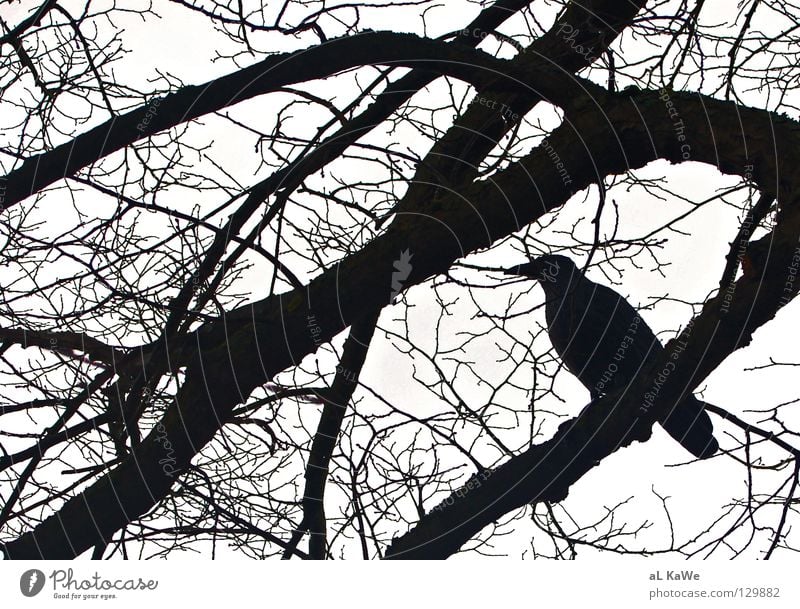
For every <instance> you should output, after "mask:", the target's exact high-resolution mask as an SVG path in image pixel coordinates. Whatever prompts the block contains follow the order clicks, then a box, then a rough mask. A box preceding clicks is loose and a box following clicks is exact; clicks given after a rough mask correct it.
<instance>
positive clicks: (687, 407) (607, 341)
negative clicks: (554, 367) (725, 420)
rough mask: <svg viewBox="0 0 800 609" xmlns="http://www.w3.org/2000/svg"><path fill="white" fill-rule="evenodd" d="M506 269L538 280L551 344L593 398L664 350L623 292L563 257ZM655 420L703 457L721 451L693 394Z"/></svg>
mask: <svg viewBox="0 0 800 609" xmlns="http://www.w3.org/2000/svg"><path fill="white" fill-rule="evenodd" d="M506 273H507V274H509V275H522V276H525V277H528V278H530V279H534V280H536V281H539V283H540V284H541V286H542V288H543V289H544V294H545V299H546V300H545V317H546V319H547V331H548V334H549V335H550V342H551V343H552V344H553V347H555V350H556V352H557V353H558V355H559V357H560V358H561V361H562V362H563V363H564V365H565V366H566V367H567V369H568V370H569V371H570V372H571V373H572V374H574V375H575V376H576V377H578V379H579V380H580V381H581V383H583V385H584V386H585V387H586V388H587V389H588V390H589V392H590V394H591V397H592V399H595V398H598V397H600V396H602V395H604V394H608V393H612V392H614V391H615V390H618V389H623V388H624V387H625V386H627V384H628V382H629V381H631V380H632V379H633V378H634V377H635V376H636V374H637V373H638V372H639V370H640V369H641V368H642V367H643V365H646V364H647V363H648V361H650V360H652V359H653V358H656V357H658V356H659V355H661V353H662V352H663V350H664V348H663V347H662V345H661V343H660V342H659V340H658V339H657V338H656V336H655V334H653V331H652V330H651V329H650V328H649V327H648V325H647V324H646V323H645V321H644V320H643V319H642V318H641V317H639V314H638V313H637V312H636V310H635V309H634V308H633V307H632V306H631V305H630V304H629V303H628V302H627V301H626V300H625V299H624V298H623V297H622V296H620V295H619V294H617V293H616V292H615V291H614V290H612V289H610V288H608V287H606V286H604V285H600V284H597V283H594V282H593V281H591V280H590V279H588V278H586V276H585V275H583V273H581V271H580V269H578V267H577V266H575V263H574V262H572V260H570V259H569V258H567V257H566V256H557V255H547V256H541V257H539V258H536V259H535V260H533V261H531V262H529V263H527V264H523V265H520V266H518V267H516V268H514V269H509V270H507V271H506ZM659 422H660V423H661V425H662V426H663V427H664V429H665V430H666V431H667V433H669V435H671V436H672V437H673V438H675V440H677V441H678V442H679V443H680V444H681V446H683V447H684V448H685V449H686V450H688V451H689V452H690V453H692V454H693V455H694V456H695V457H698V458H700V459H705V458H708V457H710V456H712V455H713V454H714V453H716V452H717V450H718V449H719V444H717V440H716V439H715V438H714V433H713V432H714V428H713V425H712V424H711V419H710V418H709V417H708V414H706V412H705V410H704V403H703V402H702V401H700V400H698V399H697V398H696V397H694V396H693V395H689V396H688V397H686V398H685V399H684V400H683V401H682V402H680V403H679V404H677V405H675V407H674V408H672V410H671V411H670V413H669V414H668V415H667V416H666V418H664V419H663V420H661V421H659Z"/></svg>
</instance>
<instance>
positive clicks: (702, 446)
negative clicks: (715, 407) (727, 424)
mask: <svg viewBox="0 0 800 609" xmlns="http://www.w3.org/2000/svg"><path fill="white" fill-rule="evenodd" d="M704 406H705V402H702V401H700V400H698V399H697V398H696V397H694V396H689V397H688V398H686V399H685V400H684V401H683V402H681V403H680V404H678V405H677V406H676V407H675V408H673V409H672V411H671V412H670V413H669V414H668V415H667V417H666V418H665V419H663V420H662V421H661V426H662V427H663V428H664V429H665V430H666V431H667V433H668V434H669V435H671V436H672V437H673V438H675V440H677V441H678V443H679V444H680V445H681V446H683V447H684V448H685V449H686V450H688V451H689V452H690V453H692V454H693V455H694V456H695V457H697V458H698V459H707V458H708V457H711V456H713V455H714V454H715V453H716V452H717V451H718V450H719V444H718V443H717V440H716V438H714V426H713V425H712V423H711V419H710V418H709V416H708V414H707V413H706V411H705V410H704Z"/></svg>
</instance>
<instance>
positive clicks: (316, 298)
mask: <svg viewBox="0 0 800 609" xmlns="http://www.w3.org/2000/svg"><path fill="white" fill-rule="evenodd" d="M797 14H800V13H798V10H797V7H796V6H794V5H792V4H791V3H787V2H769V3H764V2H760V1H759V0H744V1H743V2H740V3H739V4H738V6H737V8H736V9H735V10H734V9H731V11H730V14H727V15H722V16H720V15H717V14H715V13H714V12H713V11H712V10H711V9H710V8H708V7H706V6H705V3H704V2H703V0H670V1H666V0H659V1H652V2H644V1H634V0H625V1H611V0H585V1H584V2H557V1H552V0H536V1H533V2H524V1H519V0H496V1H495V2H493V3H490V2H486V1H483V2H472V1H470V2H464V1H463V0H462V1H460V2H459V1H455V0H453V1H447V2H444V3H440V2H434V1H432V0H407V1H397V2H391V1H383V0H376V1H374V2H371V1H370V2H357V3H352V2H342V3H331V2H321V1H320V2H297V1H286V2H274V3H273V2H263V1H249V0H237V1H236V2H226V1H223V0H172V1H171V2H164V3H161V4H156V3H153V4H152V5H150V6H149V7H141V6H139V7H137V8H136V9H132V8H130V7H129V5H128V4H127V3H123V2H117V1H116V0H84V1H83V2H79V1H76V2H68V1H66V0H61V1H53V0H45V1H43V0H38V2H29V1H24V2H4V3H3V5H2V8H0V15H1V17H2V18H0V28H2V31H1V33H2V35H1V36H0V43H1V44H2V46H1V47H0V49H1V52H0V62H2V63H1V64H0V87H1V89H0V90H2V100H1V101H0V104H2V113H0V116H1V117H2V119H0V120H2V121H3V124H2V128H3V131H2V134H3V135H2V144H0V153H2V154H0V159H1V160H2V163H3V171H2V173H3V174H4V176H5V177H4V178H0V204H1V205H2V208H1V209H0V221H1V222H2V238H3V248H2V254H1V255H2V269H3V270H2V275H1V276H2V282H0V285H2V301H0V302H1V304H0V307H2V308H1V309H0V343H2V346H1V347H0V358H1V361H0V366H1V368H0V382H2V386H3V401H2V405H0V423H2V425H0V470H1V471H2V478H0V539H1V540H2V542H0V549H2V551H3V553H4V554H5V555H6V557H10V558H19V559H32V558H73V557H77V556H89V555H90V556H92V557H93V558H113V557H128V556H135V557H152V556H162V555H170V554H171V553H174V552H176V551H181V550H183V551H192V552H202V553H204V554H208V555H209V556H216V555H219V554H220V553H229V552H241V553H244V554H245V555H247V556H252V557H255V558H264V557H268V556H276V557H280V556H283V557H284V558H292V557H299V558H315V559H322V558H338V557H363V558H376V557H384V558H446V557H448V556H451V555H452V554H454V553H456V552H459V551H472V552H477V553H482V554H487V555H494V554H501V553H508V552H519V553H524V554H525V555H527V556H535V557H551V558H567V559H570V558H575V557H576V556H580V555H582V554H583V553H597V552H600V553H602V552H614V553H622V554H645V555H652V554H670V553H671V554H676V555H684V556H692V557H705V556H709V555H712V554H713V555H720V556H726V557H729V556H738V555H748V556H757V557H764V558H769V557H771V556H773V555H776V554H778V553H784V552H790V551H791V550H793V549H794V548H795V547H796V545H797V544H796V542H793V539H792V534H791V533H792V524H793V522H795V521H796V519H797V505H798V492H797V484H798V469H799V468H800V452H799V449H798V448H797V447H796V445H797V438H798V433H800V425H798V419H797V416H796V415H795V414H794V413H793V412H792V409H793V407H794V406H795V403H796V402H797V399H796V398H794V397H792V396H791V395H789V396H788V397H786V396H785V394H784V398H782V399H778V398H777V397H776V395H777V394H775V393H773V392H769V391H767V388H769V387H776V386H779V384H780V383H784V384H785V385H786V386H787V388H788V390H789V391H790V392H791V391H792V387H791V383H790V381H789V380H788V379H791V378H792V374H793V371H794V369H795V368H794V367H795V366H797V365H800V363H798V362H792V361H786V360H785V359H784V358H783V357H782V355H781V353H783V351H781V350H779V349H778V348H777V346H776V347H775V350H774V351H773V350H770V347H767V348H761V350H760V351H754V350H753V349H750V348H748V349H746V350H744V351H742V352H741V353H743V354H746V355H747V358H746V359H747V361H746V362H744V363H742V361H741V360H737V365H739V368H740V369H741V373H740V374H738V375H736V374H734V376H735V377H736V378H745V379H746V382H747V383H749V384H752V385H753V386H762V387H764V391H763V392H762V394H761V398H760V403H757V404H751V405H750V408H738V407H733V406H730V405H729V404H722V405H721V406H712V407H710V409H711V415H712V418H713V420H714V423H715V426H716V427H717V429H718V430H719V431H718V433H719V434H720V435H719V437H720V441H721V445H722V451H721V452H720V453H719V454H718V455H717V456H715V457H714V458H712V459H709V460H704V461H703V462H700V463H698V462H692V463H682V464H681V465H680V467H677V468H670V471H674V470H679V471H680V476H681V477H682V478H681V479H682V480H686V481H687V482H686V483H685V484H683V483H679V484H676V485H674V486H673V487H672V488H671V489H670V491H669V496H668V495H667V494H666V492H664V491H663V490H661V489H660V488H659V487H658V485H656V484H655V483H654V484H653V486H652V490H651V492H650V494H645V496H643V495H642V494H641V493H638V492H636V491H634V490H633V489H629V488H627V484H626V478H625V477H624V476H621V475H620V472H626V471H633V468H635V466H636V462H635V461H636V459H637V457H634V456H631V455H643V454H645V453H647V454H650V455H653V453H654V452H656V454H655V455H654V456H653V458H654V459H656V460H660V461H662V462H670V463H671V462H674V461H676V460H680V459H681V458H682V457H683V455H682V454H680V453H679V452H677V451H676V453H675V454H666V453H665V452H663V451H655V450H654V449H653V445H654V443H653V442H645V441H646V440H648V439H649V438H651V430H652V428H653V425H654V424H655V423H656V422H657V421H658V420H659V419H660V418H662V417H663V416H664V415H665V413H667V412H668V410H669V408H670V405H671V404H674V403H675V401H676V400H677V399H679V398H680V396H681V395H684V394H685V393H686V392H694V391H709V392H712V391H714V389H715V387H714V382H715V381H714V380H713V379H712V380H708V381H707V380H706V379H707V378H708V377H709V375H711V374H712V373H716V374H721V372H720V370H721V369H722V368H724V367H725V366H731V365H732V364H731V360H732V359H735V358H736V357H737V356H738V355H739V354H734V352H736V351H737V350H739V349H742V348H743V347H747V346H748V345H749V344H750V343H751V341H752V340H753V334H754V332H756V331H757V330H759V329H761V328H764V331H768V330H769V328H773V327H777V328H780V330H779V332H780V333H782V335H783V336H784V337H787V338H785V340H786V342H787V343H790V344H792V343H791V339H790V338H788V337H789V336H790V335H791V333H792V332H794V333H795V334H796V329H795V326H796V323H794V322H793V318H792V316H793V315H796V313H797V312H798V309H797V307H795V306H794V305H795V303H793V302H792V299H793V298H794V296H795V295H796V293H797V291H798V289H800V280H799V279H798V278H797V271H798V267H799V266H800V247H798V246H799V245H800V243H799V240H800V173H798V172H797V171H795V167H797V166H798V158H797V157H798V155H800V123H798V119H800V110H799V109H798V106H797V91H798V85H797V83H798V78H800V67H798V66H800V61H798V52H800V51H798V49H800V44H798V33H797V32H798V23H799V22H798V18H797ZM401 32H405V33H401ZM407 32H414V33H407ZM168 49H172V51H168ZM172 53H174V54H175V55H176V57H177V56H180V55H181V53H184V57H183V60H182V61H183V63H181V61H179V60H178V59H180V57H178V59H176V60H175V61H173V62H172V63H170V61H169V60H170V59H175V57H172ZM190 60H191V61H190ZM162 61H163V65H162ZM175 66H178V68H180V70H179V69H178V68H176V67H175ZM183 68H185V70H183ZM176 72H180V73H176ZM689 171H691V172H694V173H693V174H692V175H695V176H700V178H698V179H696V181H695V182H691V183H688V184H687V183H686V181H685V179H684V178H685V176H687V175H689V174H688V173H686V172H689ZM796 181H797V182H798V184H795V182H796ZM709 185H710V186H709ZM796 199H798V200H796ZM687 251H688V252H690V253H691V256H690V257H689V258H688V259H687V264H688V265H689V267H688V270H689V271H693V272H694V273H695V274H696V277H697V280H696V281H688V280H687V281H684V282H683V284H682V283H681V278H680V277H677V276H676V275H675V271H674V269H675V268H676V266H677V262H676V261H677V260H679V259H680V257H681V256H682V255H684V254H685V252H687ZM546 252H559V253H566V254H567V255H570V256H571V257H573V258H574V259H575V260H578V261H581V262H582V263H583V266H584V268H585V269H586V271H587V273H589V274H591V275H592V276H593V277H594V278H595V279H596V280H597V281H602V282H605V283H607V284H609V285H610V284H614V285H615V286H616V288H617V289H618V290H619V291H621V292H625V293H628V294H630V293H631V290H634V291H635V278H636V277H640V278H641V277H642V276H647V275H649V276H651V277H656V278H659V280H661V279H662V278H663V282H664V285H669V286H670V288H669V289H667V288H664V289H651V290H650V291H649V293H646V294H645V297H644V298H641V299H639V300H638V302H637V304H638V305H639V306H640V310H641V311H642V314H643V315H645V316H649V319H650V320H651V321H652V322H653V324H654V325H655V326H657V330H658V331H659V332H660V333H661V334H662V336H663V338H664V342H665V343H666V344H665V346H666V349H665V355H664V357H663V358H662V359H661V360H659V361H654V362H652V365H648V366H647V367H646V369H643V370H642V371H641V373H640V375H639V376H638V377H637V379H636V380H635V382H633V383H632V384H631V385H630V386H629V387H628V388H627V389H626V390H625V391H624V392H616V393H613V394H610V395H605V396H603V397H601V398H599V399H597V400H594V401H593V402H589V400H588V398H587V396H586V392H585V391H584V390H583V389H581V388H579V387H576V386H575V381H574V379H572V377H571V376H570V375H569V373H568V372H566V371H565V370H564V369H563V366H561V364H560V362H559V360H558V358H557V356H556V355H555V354H554V352H553V351H552V348H551V346H550V343H549V340H548V336H547V333H546V331H545V328H544V317H543V311H542V307H541V305H542V302H543V296H542V295H541V293H540V292H539V291H538V290H537V289H536V288H534V287H533V284H530V283H525V284H522V283H520V282H519V281H511V280H509V278H508V276H507V275H504V274H503V273H502V271H503V270H504V269H506V268H508V267H511V266H513V265H516V264H519V263H520V262H522V261H524V260H525V259H526V257H532V256H535V255H538V254H541V253H546ZM684 268H687V267H684ZM684 284H685V289H683V286H684ZM675 286H681V289H677V288H675ZM784 307H786V308H785V309H784ZM779 311H780V312H779ZM773 318H775V319H773ZM679 328H682V329H680V330H679ZM780 342H781V341H777V342H776V344H777V343H780ZM793 344H796V343H793ZM778 346H779V345H778ZM732 354H734V355H732ZM763 354H766V355H765V357H762V355H763ZM667 364H669V365H670V367H669V370H670V373H669V374H666V375H665V374H664V370H665V366H666V365H667ZM727 370H728V373H727V374H728V375H729V376H728V377H724V378H731V376H730V374H731V370H733V368H730V367H729V368H727ZM716 378H717V377H714V379H716ZM704 383H706V384H704ZM722 384H725V382H724V381H723V382H722ZM718 385H719V382H718ZM717 390H718V389H717ZM710 401H713V400H710ZM623 447H627V448H624V449H623ZM637 451H638V452H637ZM648 451H649V452H648ZM601 464H602V467H599V468H598V469H595V468H596V467H597V466H599V465H601ZM615 468H616V469H615ZM660 469H663V468H660ZM652 475H653V476H654V477H656V473H655V472H654V473H653V474H652ZM725 476H727V477H728V478H730V479H737V480H744V482H743V483H741V484H737V485H734V486H732V487H731V488H729V489H725V491H726V492H727V499H726V500H725V501H723V502H722V503H721V504H720V505H719V506H716V504H715V507H714V509H711V508H709V507H708V505H710V503H709V504H708V505H707V504H706V500H707V498H706V497H705V496H704V495H703V493H699V492H698V491H697V490H696V488H695V487H692V486H691V484H690V483H689V482H688V481H691V480H693V479H694V480H698V479H700V480H706V481H705V482H703V483H702V484H701V488H702V486H703V485H704V486H706V487H708V486H709V483H708V481H707V480H709V479H714V480H722V479H723V477H725ZM728 478H725V479H728ZM597 479H601V484H602V485H603V486H604V487H606V488H608V489H611V490H613V493H611V494H609V497H612V499H606V498H604V499H602V500H601V499H600V498H595V499H592V498H591V496H589V497H587V496H586V495H584V496H582V497H580V498H576V494H577V495H580V493H581V488H582V487H583V488H585V487H586V485H588V484H590V480H597ZM720 484H721V483H720ZM613 498H616V499H613ZM604 501H607V502H605V503H604ZM676 501H684V502H689V505H691V506H693V509H692V511H693V513H694V514H695V518H694V519H690V520H686V519H681V518H680V517H679V514H678V513H677V511H679V510H677V511H676V509H675V508H674V505H675V502H676ZM708 501H709V502H710V499H709V500H708ZM795 537H796V535H795ZM509 539H512V540H514V541H513V542H508V540H509ZM509 548H510V549H509Z"/></svg>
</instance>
